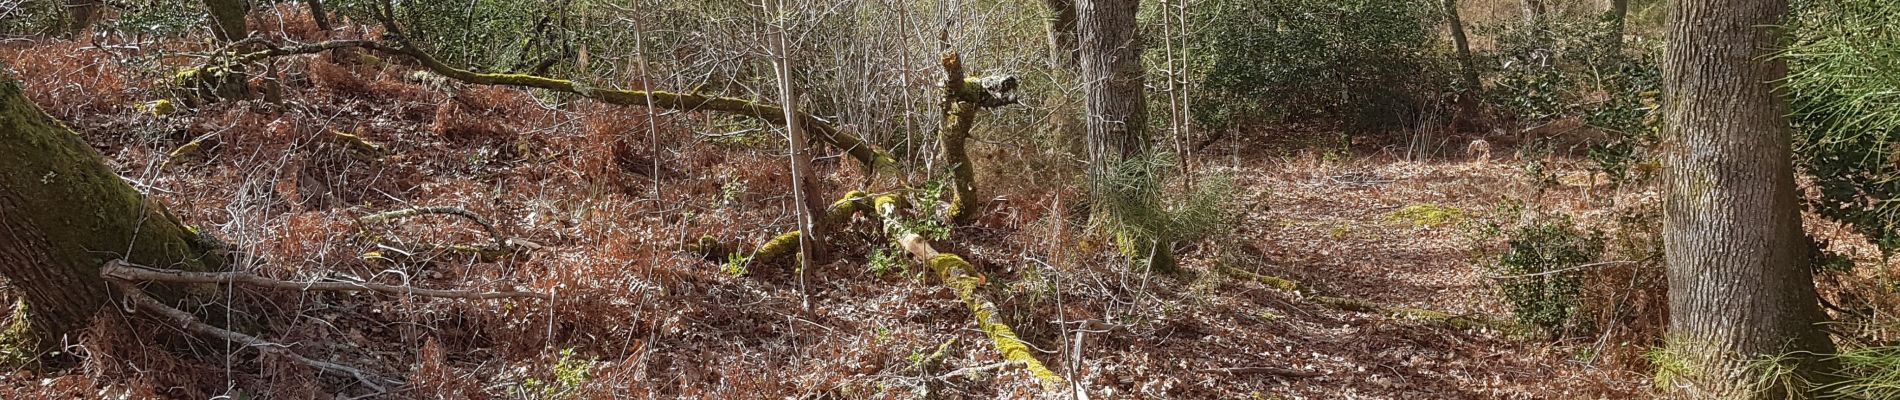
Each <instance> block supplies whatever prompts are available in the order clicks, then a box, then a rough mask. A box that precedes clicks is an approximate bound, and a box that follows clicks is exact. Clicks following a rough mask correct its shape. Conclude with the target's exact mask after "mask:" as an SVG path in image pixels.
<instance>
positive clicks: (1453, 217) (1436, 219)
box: [1385, 203, 1465, 226]
mask: <svg viewBox="0 0 1900 400" xmlns="http://www.w3.org/2000/svg"><path fill="white" fill-rule="evenodd" d="M1464 218H1465V211H1464V210H1461V209H1458V208H1457V207H1452V206H1446V205H1439V204H1432V203H1423V204H1413V205H1409V206H1405V207H1402V208H1399V209H1398V210H1396V211H1393V212H1392V213H1391V214H1387V215H1386V217H1385V220H1386V221H1389V222H1402V223H1408V224H1411V225H1412V226H1439V225H1444V224H1447V223H1455V222H1458V221H1462V220H1464Z"/></svg>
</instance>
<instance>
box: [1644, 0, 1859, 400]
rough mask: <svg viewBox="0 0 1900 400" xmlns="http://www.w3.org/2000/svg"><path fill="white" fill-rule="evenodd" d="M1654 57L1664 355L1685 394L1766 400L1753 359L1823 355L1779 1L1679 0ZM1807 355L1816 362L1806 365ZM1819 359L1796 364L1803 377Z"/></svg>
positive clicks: (1773, 390) (1777, 389)
mask: <svg viewBox="0 0 1900 400" xmlns="http://www.w3.org/2000/svg"><path fill="white" fill-rule="evenodd" d="M1672 4H1673V5H1672V6H1671V7H1672V9H1671V10H1670V11H1671V12H1670V21H1669V27H1670V28H1669V41H1668V50H1667V52H1666V53H1667V58H1666V60H1665V62H1664V63H1663V76H1664V78H1663V96H1664V98H1665V99H1666V100H1665V103H1664V118H1665V121H1666V128H1665V131H1664V143H1663V146H1662V152H1663V159H1664V160H1663V161H1664V163H1665V172H1664V186H1665V188H1664V189H1665V190H1666V198H1665V200H1664V214H1665V215H1664V230H1663V235H1664V236H1663V239H1664V248H1665V249H1666V255H1667V257H1666V258H1667V260H1668V264H1669V272H1668V275H1669V315H1670V325H1669V330H1670V335H1671V338H1670V339H1671V344H1670V346H1671V347H1672V348H1673V349H1672V350H1673V353H1674V354H1676V355H1677V356H1679V357H1682V358H1683V360H1681V361H1683V362H1684V363H1685V364H1686V365H1687V366H1688V368H1686V369H1685V370H1686V371H1687V372H1688V373H1686V374H1685V375H1687V376H1685V378H1688V379H1687V382H1692V384H1688V385H1679V387H1678V389H1679V390H1681V391H1682V392H1684V393H1683V394H1685V395H1687V396H1689V397H1692V398H1718V399H1766V398H1783V396H1786V395H1787V394H1789V393H1794V394H1796V395H1800V394H1801V393H1800V391H1802V390H1804V389H1805V388H1799V387H1781V386H1775V385H1780V384H1783V383H1781V382H1784V381H1782V380H1776V381H1775V383H1771V384H1770V385H1769V386H1767V387H1763V386H1761V385H1751V384H1749V383H1748V380H1749V379H1750V378H1755V377H1756V376H1758V375H1756V376H1751V374H1759V373H1761V371H1748V370H1749V369H1751V368H1750V365H1749V363H1750V361H1751V360H1757V359H1760V358H1761V357H1765V356H1777V355H1783V354H1788V353H1789V352H1798V351H1805V352H1809V353H1807V354H1827V353H1831V352H1833V350H1834V346H1833V344H1832V343H1831V342H1830V341H1829V339H1828V336H1827V333H1826V332H1825V331H1824V330H1822V329H1821V328H1820V327H1819V326H1817V325H1816V324H1817V323H1819V322H1821V321H1823V320H1824V319H1825V318H1826V316H1825V315H1824V314H1822V313H1821V310H1820V308H1819V306H1818V305H1817V298H1816V296H1815V289H1814V280H1813V275H1812V272H1811V271H1810V269H1809V266H1808V261H1807V260H1808V258H1807V257H1808V255H1807V253H1806V251H1807V250H1806V247H1805V243H1804V241H1803V240H1804V239H1803V237H1802V231H1801V214H1800V208H1799V206H1798V204H1799V203H1797V201H1798V198H1797V197H1796V192H1795V180H1794V169H1793V166H1792V161H1791V158H1790V157H1791V155H1790V154H1791V150H1790V147H1791V142H1790V141H1791V130H1790V129H1791V128H1790V126H1789V121H1788V118H1787V115H1788V105H1787V103H1786V102H1785V100H1784V98H1783V97H1782V96H1783V93H1781V92H1779V91H1777V90H1776V82H1778V81H1779V80H1781V79H1782V78H1784V77H1785V76H1786V75H1787V65H1786V63H1785V62H1784V61H1782V60H1781V59H1780V58H1777V57H1774V53H1775V51H1776V50H1775V49H1776V47H1777V43H1778V38H1779V37H1778V34H1777V32H1776V31H1775V30H1774V29H1773V26H1774V25H1775V24H1778V23H1780V22H1781V20H1782V17H1783V16H1784V15H1786V14H1787V11H1788V3H1787V2H1786V0H1732V1H1727V0H1682V1H1677V2H1673V3H1672ZM1810 361H1813V360H1810ZM1824 369H1825V366H1820V365H1814V364H1810V363H1804V365H1802V366H1801V368H1798V371H1799V372H1801V373H1803V374H1806V375H1809V377H1810V378H1819V377H1822V376H1823V375H1822V374H1813V372H1814V371H1816V370H1824Z"/></svg>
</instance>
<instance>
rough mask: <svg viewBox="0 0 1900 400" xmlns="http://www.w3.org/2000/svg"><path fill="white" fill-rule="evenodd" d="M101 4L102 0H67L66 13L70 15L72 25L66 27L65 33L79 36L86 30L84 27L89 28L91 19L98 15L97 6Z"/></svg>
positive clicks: (103, 2)
mask: <svg viewBox="0 0 1900 400" xmlns="http://www.w3.org/2000/svg"><path fill="white" fill-rule="evenodd" d="M103 5H105V1H104V0H67V1H66V14H67V16H70V17H72V26H68V27H67V31H66V33H67V35H68V36H71V37H79V35H80V34H82V33H85V32H86V28H91V27H92V22H93V19H94V18H97V17H98V16H99V7H100V6H103Z"/></svg>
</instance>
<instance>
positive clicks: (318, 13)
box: [303, 0, 330, 31]
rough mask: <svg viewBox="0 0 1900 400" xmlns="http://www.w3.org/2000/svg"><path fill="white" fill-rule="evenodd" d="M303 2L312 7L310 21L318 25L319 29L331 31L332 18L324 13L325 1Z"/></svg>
mask: <svg viewBox="0 0 1900 400" xmlns="http://www.w3.org/2000/svg"><path fill="white" fill-rule="evenodd" d="M303 2H304V4H305V5H307V6H309V7H310V21H311V22H315V23H316V24H317V29H322V30H326V31H327V30H330V16H329V15H327V14H325V13H324V12H323V0H303Z"/></svg>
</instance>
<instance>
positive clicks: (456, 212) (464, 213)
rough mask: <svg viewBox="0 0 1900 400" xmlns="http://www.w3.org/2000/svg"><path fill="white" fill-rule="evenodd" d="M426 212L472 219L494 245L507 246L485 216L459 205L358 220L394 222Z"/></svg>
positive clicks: (389, 213)
mask: <svg viewBox="0 0 1900 400" xmlns="http://www.w3.org/2000/svg"><path fill="white" fill-rule="evenodd" d="M428 214H436V215H453V216H457V217H462V218H466V219H468V220H469V221H474V222H475V224H476V225H481V226H482V230H484V231H487V232H488V237H489V238H490V239H493V240H494V241H495V245H496V246H500V247H501V248H504V249H506V248H508V239H506V238H503V237H502V236H501V231H500V230H497V229H495V225H494V224H490V223H488V220H487V219H485V218H482V216H481V215H478V214H475V212H473V211H469V210H467V209H464V208H461V207H413V208H405V209H401V210H395V211H384V212H380V213H375V214H370V215H366V216H363V218H360V220H362V221H369V222H382V221H388V222H395V221H397V220H401V219H405V218H409V217H414V216H419V215H428Z"/></svg>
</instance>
